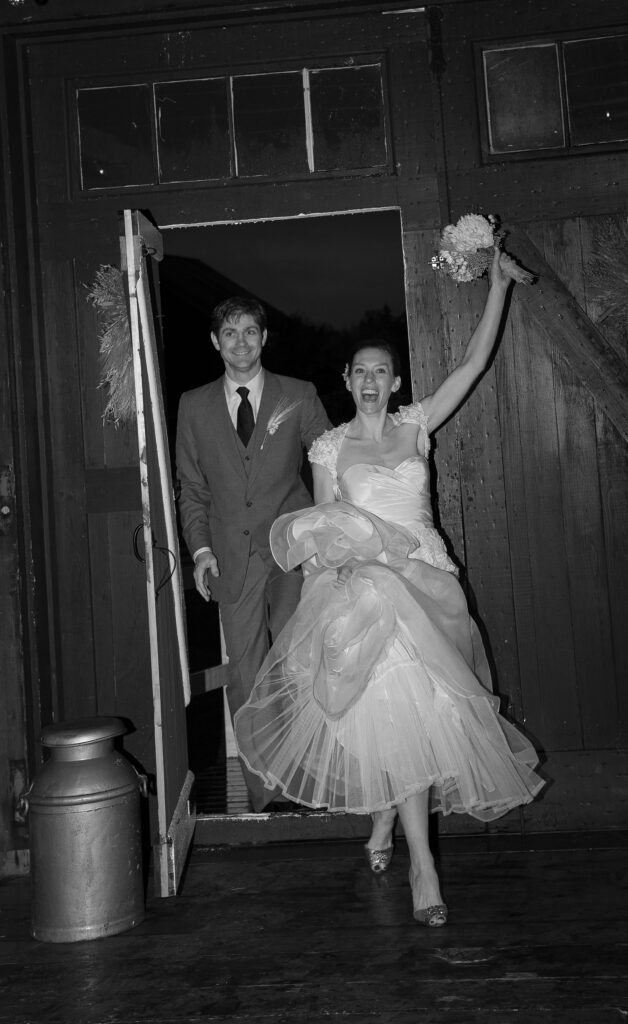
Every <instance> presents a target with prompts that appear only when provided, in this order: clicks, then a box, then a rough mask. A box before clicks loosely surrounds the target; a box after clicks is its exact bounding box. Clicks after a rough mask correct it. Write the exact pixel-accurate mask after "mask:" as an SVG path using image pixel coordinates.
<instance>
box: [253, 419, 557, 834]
mask: <svg viewBox="0 0 628 1024" xmlns="http://www.w3.org/2000/svg"><path fill="white" fill-rule="evenodd" d="M395 416H396V418H397V422H404V420H409V419H413V420H415V421H417V422H420V423H423V422H424V417H423V412H422V409H421V407H420V405H418V403H417V404H415V405H413V406H406V407H405V408H404V409H402V410H400V412H399V413H397V414H395ZM346 430H347V425H346V424H345V425H343V426H342V427H338V428H336V429H335V430H332V431H328V432H327V433H326V434H324V435H323V436H322V438H319V439H318V441H316V442H315V444H314V445H313V447H312V450H311V452H310V459H311V461H313V462H319V463H321V464H322V465H324V466H326V468H327V469H328V470H329V472H330V474H331V476H332V479H333V480H334V492H335V496H336V498H337V500H336V501H334V502H329V503H325V504H322V505H317V506H315V507H314V508H310V509H306V510H304V511H301V512H294V513H289V514H287V515H284V516H281V517H280V518H279V519H278V520H277V521H276V522H275V523H274V524H273V528H272V531H271V548H272V551H273V555H274V557H275V559H276V561H277V562H278V564H279V565H280V566H281V567H282V568H283V569H284V570H288V569H291V568H293V567H294V566H295V565H299V564H302V563H305V566H304V570H305V573H306V575H305V581H304V585H303V591H302V596H301V601H300V603H299V606H298V608H297V610H296V612H295V614H294V615H293V616H292V618H291V620H290V621H289V622H288V624H287V625H286V627H285V628H284V630H283V631H282V633H281V634H280V636H279V637H278V638H277V641H276V642H275V644H274V645H273V647H272V649H271V651H270V652H269V654H268V656H267V658H266V660H265V662H264V664H263V665H262V668H261V670H260V672H259V673H258V676H257V679H256V683H255V686H254V688H253V691H252V693H251V696H250V698H249V700H248V701H247V703H246V704H245V705H244V706H243V707H242V708H241V709H240V710H239V711H238V713H237V715H236V717H235V735H236V740H237V743H238V747H239V750H240V753H241V755H242V757H243V758H244V760H245V761H246V763H247V764H248V766H249V768H250V769H251V770H252V771H254V772H256V773H257V774H259V775H260V776H261V777H262V778H263V779H264V781H265V782H266V784H267V785H268V786H269V787H274V786H275V785H277V784H278V785H279V786H280V787H281V789H282V791H283V792H284V794H285V795H286V796H287V797H289V798H290V799H293V800H296V801H298V802H300V803H303V804H306V805H307V806H310V807H326V808H329V809H330V810H334V811H354V812H365V811H373V810H379V809H383V808H387V807H391V806H392V805H394V804H396V803H399V801H401V800H403V799H404V798H405V797H407V796H409V795H410V794H412V793H415V792H418V791H421V790H424V789H426V788H428V787H431V809H432V810H440V811H441V812H442V813H444V814H448V813H450V812H458V813H462V812H466V813H468V814H471V815H473V816H474V817H475V818H478V819H480V820H481V821H490V820H492V819H494V818H497V817H499V816H500V815H502V814H504V813H506V812H507V811H509V810H510V809H511V808H513V807H516V806H518V805H519V804H523V803H527V802H529V801H530V800H532V799H533V797H534V796H535V794H536V793H537V792H538V791H539V789H540V788H541V787H542V786H543V785H544V783H543V780H542V779H540V778H539V776H538V775H536V773H535V772H534V771H533V768H534V766H535V765H536V763H537V761H538V758H537V755H536V752H535V750H534V749H533V747H532V746H531V744H530V743H529V741H528V740H527V739H526V738H525V737H524V736H523V735H522V734H521V733H520V732H519V730H518V729H516V728H515V727H514V726H513V725H511V724H510V723H509V722H508V721H507V720H506V719H505V718H503V717H502V716H501V715H500V714H499V700H498V698H497V697H495V696H494V695H493V694H492V692H491V682H490V673H489V668H488V664H487V660H486V655H485V652H484V648H483V645H482V641H481V638H480V634H479V631H478V628H477V626H476V624H475V622H474V621H473V619H472V618H471V617H470V615H469V612H468V609H467V604H466V600H465V597H464V594H463V591H462V589H461V587H460V585H459V583H458V581H457V579H456V575H455V566H454V565H453V563H452V562H451V560H450V559H449V557H448V555H447V552H446V549H445V545H444V543H443V541H442V538H441V537H440V535H439V534H438V532H437V531H436V529H435V528H434V525H433V521H432V512H431V497H430V484H429V466H428V462H427V444H428V442H426V451H425V454H424V456H422V455H419V454H417V455H416V456H412V457H411V458H407V459H404V460H403V462H401V463H400V464H399V465H398V466H396V467H395V468H394V469H389V468H386V467H384V466H379V465H370V464H358V465H352V466H350V467H349V468H348V469H347V470H346V472H345V473H344V474H343V475H342V477H341V478H340V479H339V478H338V477H337V475H336V463H337V456H338V451H339V449H340V446H341V444H342V440H343V438H344V434H345V433H346ZM425 436H427V435H425ZM347 564H348V565H349V566H350V567H351V569H352V571H351V574H350V576H349V579H348V581H347V582H345V583H340V582H339V581H338V572H337V570H338V568H339V567H340V566H342V565H347Z"/></svg>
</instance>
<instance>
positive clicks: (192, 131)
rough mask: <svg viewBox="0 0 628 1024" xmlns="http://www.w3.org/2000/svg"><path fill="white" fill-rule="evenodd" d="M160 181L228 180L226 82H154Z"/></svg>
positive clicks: (205, 80) (208, 79) (210, 80)
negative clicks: (157, 83)
mask: <svg viewBox="0 0 628 1024" xmlns="http://www.w3.org/2000/svg"><path fill="white" fill-rule="evenodd" d="M155 99H156V104H157V149H158V152H159V176H160V181H198V180H200V179H203V178H227V177H229V174H230V161H229V114H228V107H227V80H226V79H225V78H206V79H201V80H199V81H194V82H160V83H159V85H156V86H155Z"/></svg>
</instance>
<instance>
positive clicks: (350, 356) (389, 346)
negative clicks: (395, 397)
mask: <svg viewBox="0 0 628 1024" xmlns="http://www.w3.org/2000/svg"><path fill="white" fill-rule="evenodd" d="M363 348H379V349H381V350H382V352H385V353H386V354H387V355H388V356H390V361H391V363H392V370H393V374H394V375H395V377H401V373H402V367H401V359H400V358H399V352H398V351H397V349H396V348H395V346H394V345H393V343H392V342H391V341H388V340H387V339H386V338H360V340H359V341H354V342H353V343H352V344H351V345H350V347H349V351H348V352H347V364H348V366H349V369H351V367H352V366H353V362H354V360H355V357H356V356H357V354H358V352H361V351H362V349H363Z"/></svg>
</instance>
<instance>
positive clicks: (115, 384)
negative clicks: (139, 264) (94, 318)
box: [87, 265, 135, 427]
mask: <svg viewBox="0 0 628 1024" xmlns="http://www.w3.org/2000/svg"><path fill="white" fill-rule="evenodd" d="M87 298H88V299H89V300H90V301H91V302H92V303H93V305H94V306H95V307H96V309H97V310H98V319H99V323H100V327H99V331H98V340H99V342H100V383H99V385H98V386H99V387H101V388H104V387H107V388H108V389H109V398H108V401H107V405H106V406H105V411H104V413H103V420H105V422H113V423H114V424H115V426H116V427H117V426H120V425H123V424H125V423H130V422H132V421H133V420H134V419H135V384H134V378H133V351H132V347H131V328H130V325H129V314H128V310H127V302H126V295H125V292H124V282H123V277H122V273H121V271H120V270H118V268H117V267H111V266H105V265H103V266H101V267H100V268H99V269H98V270H97V271H96V280H95V282H94V284H93V285H92V287H91V291H90V292H89V293H88V296H87Z"/></svg>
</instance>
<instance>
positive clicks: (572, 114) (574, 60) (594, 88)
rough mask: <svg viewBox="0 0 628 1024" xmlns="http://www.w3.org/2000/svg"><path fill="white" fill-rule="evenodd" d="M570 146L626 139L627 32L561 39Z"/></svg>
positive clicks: (627, 127)
mask: <svg viewBox="0 0 628 1024" xmlns="http://www.w3.org/2000/svg"><path fill="white" fill-rule="evenodd" d="M565 75H566V79H567V103H568V108H569V127H570V131H571V143H572V145H573V146H585V145H587V144H590V143H594V142H619V141H623V140H625V139H628V36H626V35H624V36H615V37H612V36H611V37H608V38H606V39H583V40H581V41H579V42H573V43H565Z"/></svg>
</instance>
